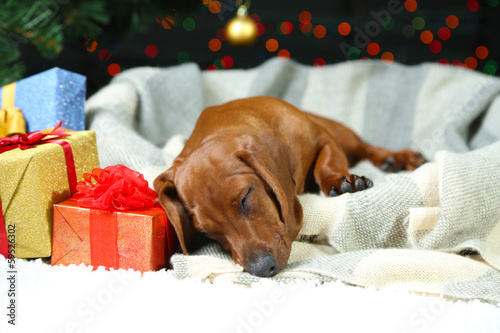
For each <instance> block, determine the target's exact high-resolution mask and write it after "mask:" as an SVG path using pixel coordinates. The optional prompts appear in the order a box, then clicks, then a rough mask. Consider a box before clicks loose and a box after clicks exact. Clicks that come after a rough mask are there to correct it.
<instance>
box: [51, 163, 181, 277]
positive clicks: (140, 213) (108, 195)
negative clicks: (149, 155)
mask: <svg viewBox="0 0 500 333" xmlns="http://www.w3.org/2000/svg"><path fill="white" fill-rule="evenodd" d="M84 179H85V180H84V181H82V182H79V183H78V186H77V193H76V194H75V195H74V196H73V198H71V199H69V200H66V201H64V202H62V203H59V204H56V205H54V229H53V243H52V258H51V260H52V265H69V264H76V265H78V264H82V263H83V264H85V265H92V266H93V267H94V269H96V268H97V267H99V266H104V267H106V269H109V268H114V269H117V268H123V269H129V268H132V269H134V270H138V271H141V272H146V271H154V270H159V269H161V268H165V267H167V266H168V262H169V258H170V256H171V255H172V254H173V253H174V252H175V250H176V249H177V247H178V240H177V236H176V234H175V230H174V228H173V226H172V225H171V224H170V223H169V222H168V219H167V215H166V214H165V210H164V209H163V208H162V207H161V206H160V204H159V203H158V202H157V201H156V198H157V194H156V192H155V191H153V190H152V189H150V188H149V186H148V183H147V181H146V180H145V179H144V177H143V175H141V174H140V173H138V172H136V171H133V170H130V169H128V168H127V167H125V166H123V165H116V166H111V167H107V168H105V169H95V170H93V172H92V174H85V175H84Z"/></svg>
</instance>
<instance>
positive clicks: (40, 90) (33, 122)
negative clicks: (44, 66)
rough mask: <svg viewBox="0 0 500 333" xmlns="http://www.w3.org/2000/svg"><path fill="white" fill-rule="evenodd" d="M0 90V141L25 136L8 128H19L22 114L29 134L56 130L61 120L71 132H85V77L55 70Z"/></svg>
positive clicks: (62, 70) (58, 69)
mask: <svg viewBox="0 0 500 333" xmlns="http://www.w3.org/2000/svg"><path fill="white" fill-rule="evenodd" d="M0 90H1V94H0V105H1V106H2V109H1V110H2V111H1V112H0V137H4V136H8V135H10V134H12V133H26V132H23V131H19V130H17V129H16V128H14V129H9V128H8V127H10V125H9V124H11V125H14V126H16V125H15V124H17V123H18V122H19V121H20V120H19V113H18V111H19V110H20V111H21V112H22V114H23V116H24V119H25V120H26V127H27V128H26V131H28V132H33V131H38V130H44V129H46V128H51V127H54V126H55V125H56V124H57V123H58V122H59V120H60V119H62V120H63V123H64V125H65V127H66V128H67V129H69V130H73V131H83V130H85V110H84V103H85V98H86V78H85V76H83V75H80V74H76V73H72V72H69V71H66V70H64V69H60V68H57V67H56V68H52V69H49V70H47V71H44V72H42V73H39V74H36V75H33V76H30V77H27V78H25V79H22V80H19V81H17V82H14V83H11V84H9V85H7V86H4V87H2V88H0ZM21 121H22V120H21ZM17 126H18V127H17V128H19V125H17ZM20 126H22V124H21V125H20Z"/></svg>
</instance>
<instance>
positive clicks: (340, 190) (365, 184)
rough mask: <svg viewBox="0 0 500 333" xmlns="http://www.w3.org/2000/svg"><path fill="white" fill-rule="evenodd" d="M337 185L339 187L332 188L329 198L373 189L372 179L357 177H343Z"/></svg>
mask: <svg viewBox="0 0 500 333" xmlns="http://www.w3.org/2000/svg"><path fill="white" fill-rule="evenodd" d="M337 184H338V185H337V186H334V185H332V186H330V191H329V193H328V196H329V197H336V196H338V195H340V194H344V193H354V192H359V191H363V190H366V189H369V188H370V187H373V181H372V180H371V179H369V178H366V177H364V176H363V177H360V176H356V175H351V176H350V177H347V176H343V177H342V178H341V179H340V180H339V181H338V182H337Z"/></svg>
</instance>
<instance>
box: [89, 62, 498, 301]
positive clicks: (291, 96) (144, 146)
mask: <svg viewBox="0 0 500 333" xmlns="http://www.w3.org/2000/svg"><path fill="white" fill-rule="evenodd" d="M499 94H500V80H499V79H498V78H492V77H488V76H485V75H481V74H478V73H475V72H471V71H467V70H463V69H457V68H450V67H444V66H440V65H434V64H423V65H420V66H402V65H397V64H394V65H391V66H386V65H384V64H381V63H379V62H373V61H370V62H361V61H360V62H347V63H342V64H339V65H331V66H326V67H324V68H312V67H307V66H302V65H299V64H296V63H294V62H286V61H280V60H272V61H268V62H266V63H264V64H263V65H261V66H259V67H257V68H254V69H250V70H228V71H223V72H201V71H199V69H198V68H197V67H196V66H195V65H193V64H189V65H182V66H177V67H172V68H162V69H160V68H137V69H133V70H129V71H126V72H124V73H122V74H120V75H118V76H117V77H116V78H115V79H113V81H112V82H111V83H110V84H109V85H108V86H106V87H104V88H103V89H102V90H101V91H99V92H98V93H97V94H96V95H94V96H92V97H91V98H90V99H89V100H88V102H87V104H86V111H87V118H88V119H87V120H88V124H89V127H90V129H93V130H96V132H97V142H98V149H99V155H100V162H101V166H103V167H104V166H107V165H113V164H118V163H121V164H125V165H127V166H129V167H131V168H133V169H136V170H139V171H141V172H143V173H145V174H146V176H148V177H149V179H150V180H152V179H153V178H154V176H156V175H157V174H158V173H159V172H161V171H163V170H164V169H165V168H167V167H168V166H169V165H170V164H171V163H172V160H173V158H174V157H175V156H176V154H177V153H178V151H179V149H180V148H181V147H182V144H183V141H182V138H185V137H187V136H188V135H189V134H190V132H191V131H192V128H193V126H194V123H195V121H196V119H197V117H198V115H199V114H200V112H201V111H202V110H203V109H204V108H205V107H207V106H210V105H215V104H220V103H224V102H226V101H229V100H232V99H235V98H241V97H247V96H256V95H270V96H274V97H278V98H282V99H284V100H287V101H288V102H290V103H292V104H294V105H296V106H297V107H299V108H302V109H304V110H308V111H310V112H314V113H317V114H320V115H322V116H325V117H331V118H333V119H336V120H339V121H341V122H343V123H345V124H346V125H348V126H350V127H351V128H353V129H354V130H355V131H356V132H357V133H358V134H360V135H361V136H362V137H363V138H364V139H365V140H368V141H370V142H372V143H373V144H377V145H381V146H385V147H388V148H392V149H398V148H403V147H406V148H412V149H416V150H420V151H422V152H423V154H424V155H425V156H426V158H427V159H429V160H431V162H430V163H428V164H426V165H424V166H422V167H421V168H419V169H418V170H416V171H414V172H406V173H400V174H393V175H392V174H391V175H388V174H384V173H383V172H381V171H379V170H378V169H376V168H374V167H373V166H372V165H371V164H369V163H366V162H364V163H361V164H360V165H358V166H356V167H355V169H356V170H355V171H354V172H355V173H357V174H363V175H366V176H368V177H371V178H372V179H374V181H375V187H374V188H372V189H370V190H367V191H363V192H359V193H355V194H344V195H342V196H339V197H336V198H325V197H323V196H320V195H313V194H307V195H301V196H300V201H301V203H302V205H303V208H304V226H303V228H302V230H301V233H300V235H299V237H298V238H297V240H296V241H295V242H293V245H292V253H291V257H290V260H289V264H288V266H287V267H286V269H285V270H283V271H282V272H280V273H279V274H278V275H276V276H275V277H273V278H272V279H274V280H277V281H289V280H292V279H306V280H316V281H318V280H319V281H332V280H341V281H344V282H346V283H349V284H353V285H359V286H375V287H377V288H380V289H387V288H403V289H405V290H410V291H415V292H424V293H435V294H444V295H446V296H449V297H453V298H459V299H481V300H485V301H490V302H495V303H498V302H500V98H498V96H499ZM178 135H181V136H180V137H179V136H178ZM172 264H173V269H174V274H175V276H176V277H177V278H179V279H183V278H187V277H195V278H199V279H202V280H210V281H220V280H229V281H234V282H236V283H243V284H251V283H253V282H256V281H258V280H259V278H257V277H254V276H251V275H249V274H248V273H245V272H243V271H242V268H241V267H240V266H239V265H236V264H235V263H234V262H233V261H232V259H231V257H230V255H229V254H227V253H225V252H224V251H223V250H222V249H221V247H220V246H218V245H217V244H215V243H214V244H209V245H207V246H205V247H203V248H202V249H200V250H199V251H197V252H196V253H192V254H191V255H189V256H186V255H183V254H176V255H174V256H173V257H172Z"/></svg>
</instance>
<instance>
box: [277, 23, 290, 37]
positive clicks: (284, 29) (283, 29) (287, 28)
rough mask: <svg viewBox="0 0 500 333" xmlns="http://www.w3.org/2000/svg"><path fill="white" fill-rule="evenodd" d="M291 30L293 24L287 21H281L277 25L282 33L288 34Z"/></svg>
mask: <svg viewBox="0 0 500 333" xmlns="http://www.w3.org/2000/svg"><path fill="white" fill-rule="evenodd" d="M292 31H293V24H292V23H291V22H289V21H285V22H282V23H281V24H280V26H279V32H281V33H282V34H284V35H289V34H290V33H292Z"/></svg>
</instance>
